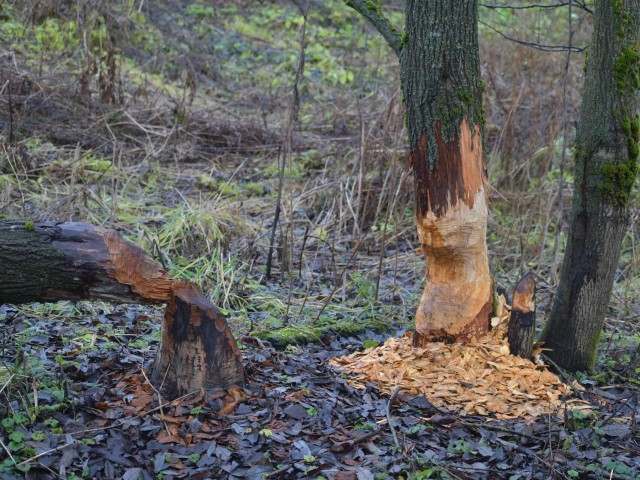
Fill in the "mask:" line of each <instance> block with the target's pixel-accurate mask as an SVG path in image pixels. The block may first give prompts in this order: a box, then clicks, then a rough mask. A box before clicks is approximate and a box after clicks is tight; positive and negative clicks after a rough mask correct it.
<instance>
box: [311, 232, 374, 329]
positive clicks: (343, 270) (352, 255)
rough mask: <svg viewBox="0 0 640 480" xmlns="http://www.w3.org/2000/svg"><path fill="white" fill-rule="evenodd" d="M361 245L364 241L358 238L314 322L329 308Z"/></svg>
mask: <svg viewBox="0 0 640 480" xmlns="http://www.w3.org/2000/svg"><path fill="white" fill-rule="evenodd" d="M360 245H362V241H361V240H358V243H356V248H355V249H354V250H353V253H352V254H351V257H350V258H349V261H348V262H347V264H346V265H345V266H344V268H343V269H342V273H341V274H340V276H339V277H338V280H337V281H336V284H335V286H334V287H333V290H331V293H330V294H329V296H328V297H327V299H326V300H325V301H324V304H323V305H322V308H321V309H320V311H319V312H318V314H317V315H316V318H315V319H314V320H313V322H312V324H315V323H316V322H317V321H318V320H319V319H320V315H322V312H324V309H325V308H327V305H329V302H330V301H331V299H332V298H333V296H334V295H335V293H336V292H337V291H338V288H340V285H339V279H340V278H342V276H343V275H344V274H345V272H346V271H347V268H349V265H351V261H352V260H353V258H354V257H355V256H356V254H357V253H358V250H360Z"/></svg>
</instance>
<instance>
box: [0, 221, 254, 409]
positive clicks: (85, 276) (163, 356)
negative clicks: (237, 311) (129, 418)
mask: <svg viewBox="0 0 640 480" xmlns="http://www.w3.org/2000/svg"><path fill="white" fill-rule="evenodd" d="M59 300H71V301H77V300H105V301H108V302H114V303H140V304H162V303H164V304H166V305H167V308H166V311H165V315H164V321H163V325H162V339H161V343H160V349H159V351H158V356H157V358H156V360H155V364H154V366H153V369H152V374H151V381H152V383H153V384H154V386H155V387H156V388H157V389H158V390H160V391H161V392H162V393H163V394H164V395H165V396H166V397H167V398H175V397H178V396H181V395H184V394H186V393H190V392H193V391H198V390H200V389H201V388H204V389H205V390H217V389H223V388H227V387H229V386H231V385H234V384H240V383H242V382H243V380H244V372H243V369H242V357H241V354H240V352H239V350H238V348H237V345H236V342H235V340H234V338H233V335H232V334H231V331H230V330H229V327H228V325H227V322H226V319H225V317H224V316H223V315H222V314H221V313H220V311H219V310H218V309H217V308H216V307H215V306H214V305H213V304H212V303H211V302H210V301H209V300H208V299H207V298H206V297H205V296H204V295H203V294H202V292H201V291H200V289H199V288H198V287H197V286H196V285H194V284H192V283H189V282H184V281H179V280H175V279H173V278H171V277H170V276H169V275H168V273H167V272H166V271H164V269H162V268H161V267H160V266H159V265H157V264H156V263H155V262H154V261H153V259H152V258H151V257H150V256H148V255H147V254H146V253H145V252H144V251H143V250H141V249H140V248H138V247H136V246H135V245H133V244H131V243H129V242H127V241H125V240H124V239H123V238H122V237H121V236H120V235H119V234H118V233H117V232H114V231H110V230H103V229H100V228H96V227H93V226H91V225H88V224H86V223H54V222H42V223H36V224H34V223H33V222H29V221H27V222H25V221H8V220H1V221H0V304H2V303H12V304H18V303H29V302H56V301H59Z"/></svg>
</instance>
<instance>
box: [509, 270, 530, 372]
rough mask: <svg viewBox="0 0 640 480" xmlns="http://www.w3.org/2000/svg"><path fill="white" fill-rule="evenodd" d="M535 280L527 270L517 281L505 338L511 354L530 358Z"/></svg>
mask: <svg viewBox="0 0 640 480" xmlns="http://www.w3.org/2000/svg"><path fill="white" fill-rule="evenodd" d="M535 295H536V281H535V278H534V277H533V274H532V273H531V272H527V273H526V274H525V275H524V276H523V277H522V278H521V279H520V281H519V282H518V284H517V285H516V288H515V290H514V292H513V301H512V302H511V317H510V318H509V326H508V329H507V340H508V341H509V349H510V350H511V354H512V355H517V356H519V357H522V358H529V359H530V358H531V357H532V349H533V336H534V334H535V327H536V304H535Z"/></svg>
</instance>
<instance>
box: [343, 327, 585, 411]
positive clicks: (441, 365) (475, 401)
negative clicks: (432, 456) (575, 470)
mask: <svg viewBox="0 0 640 480" xmlns="http://www.w3.org/2000/svg"><path fill="white" fill-rule="evenodd" d="M501 327H502V326H501ZM504 334H505V329H504V328H497V329H495V330H493V331H492V332H491V333H490V334H489V335H487V336H486V337H484V338H482V339H481V340H479V341H476V342H474V343H471V344H467V345H458V344H445V343H439V342H438V343H432V344H430V345H428V346H427V348H424V349H423V348H414V347H413V345H412V339H411V334H408V335H407V336H405V337H403V338H390V339H389V340H387V341H386V342H385V343H384V345H381V346H379V347H376V348H369V349H366V350H365V351H362V352H355V353H353V354H351V355H348V356H345V357H339V358H335V359H333V360H332V361H331V364H332V365H333V366H334V367H337V368H338V369H339V370H341V371H344V372H348V373H351V374H353V376H352V377H350V380H349V381H350V383H351V384H352V385H353V386H355V387H358V388H364V385H365V383H374V384H377V388H378V389H379V390H381V391H383V392H385V393H389V394H390V393H391V392H393V390H395V389H396V387H398V386H400V387H401V389H402V392H404V393H409V394H411V395H424V396H425V397H426V398H427V399H428V400H429V401H430V402H431V403H432V404H433V405H434V406H436V407H439V408H443V407H444V408H447V409H449V410H452V411H457V412H459V414H460V415H463V416H464V415H474V414H480V415H490V414H493V415H495V416H496V417H497V418H523V417H524V418H532V417H537V416H539V415H543V414H546V413H551V412H557V411H558V409H560V408H563V407H564V406H565V403H570V405H568V408H569V409H572V408H575V405H576V403H577V402H578V401H577V400H575V399H572V398H571V393H572V391H571V388H570V387H569V386H567V385H565V384H563V383H562V382H560V380H559V379H558V377H557V376H556V375H554V374H553V373H551V372H549V371H548V370H547V368H546V367H545V366H539V365H536V364H534V363H533V362H531V361H529V360H525V359H523V358H520V357H514V356H512V355H511V354H510V353H509V345H508V343H507V340H506V339H505V338H504Z"/></svg>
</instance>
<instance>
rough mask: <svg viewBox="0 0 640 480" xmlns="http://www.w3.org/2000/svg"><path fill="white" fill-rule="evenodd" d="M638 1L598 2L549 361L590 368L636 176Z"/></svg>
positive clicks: (546, 335)
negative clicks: (569, 223)
mask: <svg viewBox="0 0 640 480" xmlns="http://www.w3.org/2000/svg"><path fill="white" fill-rule="evenodd" d="M639 35H640V0H624V1H623V0H598V1H596V4H595V17H594V31H593V40H592V43H591V48H590V49H589V55H588V59H587V66H586V77H585V87H584V96H583V102H582V112H581V116H580V122H579V125H578V132H577V138H576V167H575V193H574V198H573V207H572V214H571V227H570V229H569V238H568V242H567V251H566V253H565V257H564V261H563V265H562V272H561V276H560V283H559V285H558V290H557V291H556V295H555V297H554V302H553V307H552V310H551V314H550V316H549V320H548V322H547V324H546V326H545V328H544V331H543V333H542V340H543V341H544V343H545V347H548V348H550V349H551V351H549V352H548V356H549V357H550V358H551V359H552V360H554V361H555V362H556V363H557V364H558V365H560V366H562V367H564V368H566V369H568V370H571V371H577V370H585V371H588V370H591V369H592V368H593V366H594V363H595V358H596V351H597V346H598V340H599V337H600V332H601V331H602V327H603V323H604V316H605V313H606V310H607V306H608V304H609V299H610V296H611V289H612V286H613V281H614V273H615V271H616V267H617V264H618V259H619V256H620V246H621V243H622V240H623V238H624V235H625V232H626V229H627V226H628V223H629V210H628V204H629V200H630V195H631V190H632V187H633V184H634V182H635V178H636V176H637V173H638V139H639V136H640V120H639V119H638V87H640V85H639V83H640V80H639V76H640V45H639V44H638V41H639Z"/></svg>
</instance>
